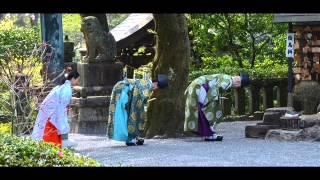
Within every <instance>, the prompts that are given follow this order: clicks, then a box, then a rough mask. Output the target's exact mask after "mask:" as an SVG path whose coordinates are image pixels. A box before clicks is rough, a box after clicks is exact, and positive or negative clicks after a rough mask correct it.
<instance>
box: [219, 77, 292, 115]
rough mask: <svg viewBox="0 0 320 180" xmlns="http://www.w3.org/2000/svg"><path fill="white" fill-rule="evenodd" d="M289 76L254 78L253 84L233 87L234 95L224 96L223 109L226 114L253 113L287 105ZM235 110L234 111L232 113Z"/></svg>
mask: <svg viewBox="0 0 320 180" xmlns="http://www.w3.org/2000/svg"><path fill="white" fill-rule="evenodd" d="M287 84H288V82H287V78H279V79H268V80H258V79H257V80H252V82H251V85H250V86H249V87H246V88H240V89H233V90H232V93H231V94H232V95H229V96H226V97H225V98H222V101H221V102H222V105H223V111H224V114H225V115H231V114H233V115H253V114H254V113H255V112H257V111H261V105H262V107H263V108H262V111H263V110H265V109H267V108H271V107H275V105H274V104H273V102H274V100H277V107H284V106H287V96H288V90H287V86H288V85H287ZM232 112H233V113H232Z"/></svg>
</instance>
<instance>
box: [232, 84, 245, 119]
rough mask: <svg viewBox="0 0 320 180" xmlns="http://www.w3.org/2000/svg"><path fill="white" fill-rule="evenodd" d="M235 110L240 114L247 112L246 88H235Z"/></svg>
mask: <svg viewBox="0 0 320 180" xmlns="http://www.w3.org/2000/svg"><path fill="white" fill-rule="evenodd" d="M234 103H235V112H236V114H238V115H242V114H245V105H246V103H245V91H244V88H240V89H235V90H234Z"/></svg>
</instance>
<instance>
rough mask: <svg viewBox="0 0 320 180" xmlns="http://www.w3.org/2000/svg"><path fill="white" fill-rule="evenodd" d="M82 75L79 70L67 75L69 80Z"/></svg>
mask: <svg viewBox="0 0 320 180" xmlns="http://www.w3.org/2000/svg"><path fill="white" fill-rule="evenodd" d="M79 76H80V74H79V73H78V72H77V71H72V72H71V73H69V74H68V75H67V78H66V79H67V80H71V79H72V78H74V79H77V78H78V77H79Z"/></svg>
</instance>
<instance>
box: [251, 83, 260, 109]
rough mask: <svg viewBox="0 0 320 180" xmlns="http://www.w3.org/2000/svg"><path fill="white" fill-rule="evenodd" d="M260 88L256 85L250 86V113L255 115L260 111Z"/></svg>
mask: <svg viewBox="0 0 320 180" xmlns="http://www.w3.org/2000/svg"><path fill="white" fill-rule="evenodd" d="M259 92H260V87H258V86H256V85H251V86H250V90H249V93H250V97H249V98H250V101H249V113H250V114H253V113H254V112H256V111H258V110H259V104H260V102H259V101H260V93H259Z"/></svg>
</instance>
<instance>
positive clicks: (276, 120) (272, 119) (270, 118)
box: [263, 111, 282, 125]
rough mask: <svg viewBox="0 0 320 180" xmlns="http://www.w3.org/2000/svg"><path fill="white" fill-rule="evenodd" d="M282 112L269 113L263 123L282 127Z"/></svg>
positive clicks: (264, 116) (264, 117)
mask: <svg viewBox="0 0 320 180" xmlns="http://www.w3.org/2000/svg"><path fill="white" fill-rule="evenodd" d="M281 116H282V113H281V112H272V111H267V112H265V113H264V115H263V123H264V124H268V125H280V117H281Z"/></svg>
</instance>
